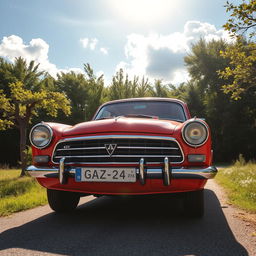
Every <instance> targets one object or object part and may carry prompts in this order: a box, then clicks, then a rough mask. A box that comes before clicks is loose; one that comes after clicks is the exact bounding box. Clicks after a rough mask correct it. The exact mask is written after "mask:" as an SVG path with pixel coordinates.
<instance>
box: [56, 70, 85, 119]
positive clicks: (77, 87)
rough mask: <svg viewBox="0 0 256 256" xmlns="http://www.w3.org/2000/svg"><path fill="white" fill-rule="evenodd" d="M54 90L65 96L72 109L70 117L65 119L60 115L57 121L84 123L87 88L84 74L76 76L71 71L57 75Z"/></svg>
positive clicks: (63, 115) (64, 116)
mask: <svg viewBox="0 0 256 256" xmlns="http://www.w3.org/2000/svg"><path fill="white" fill-rule="evenodd" d="M55 89H56V90H58V91H59V92H64V93H65V94H66V96H67V98H68V99H69V100H70V104H71V109H72V114H71V116H69V117H68V118H67V116H66V115H65V114H60V115H59V117H58V119H57V121H58V122H62V123H68V124H77V123H80V122H83V121H85V118H86V114H87V113H86V101H87V100H88V97H89V96H88V90H89V88H88V81H87V80H86V79H85V76H84V74H76V73H74V72H73V71H71V72H69V73H63V72H61V73H59V74H58V75H57V80H56V82H55Z"/></svg>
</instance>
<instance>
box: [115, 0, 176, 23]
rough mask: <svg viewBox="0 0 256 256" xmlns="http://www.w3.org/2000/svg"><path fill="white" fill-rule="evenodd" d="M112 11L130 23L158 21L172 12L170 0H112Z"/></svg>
mask: <svg viewBox="0 0 256 256" xmlns="http://www.w3.org/2000/svg"><path fill="white" fill-rule="evenodd" d="M111 2H112V7H113V8H114V10H113V11H114V12H115V13H116V14H117V15H118V16H120V18H122V19H125V20H127V21H128V22H131V23H147V24H149V23H158V22H162V21H164V20H165V19H166V18H167V17H168V15H171V14H172V4H173V1H170V0H112V1H111Z"/></svg>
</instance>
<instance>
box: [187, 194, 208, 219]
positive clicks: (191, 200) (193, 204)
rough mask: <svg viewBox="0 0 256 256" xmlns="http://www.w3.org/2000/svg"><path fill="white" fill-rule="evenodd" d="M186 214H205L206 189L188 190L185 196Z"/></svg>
mask: <svg viewBox="0 0 256 256" xmlns="http://www.w3.org/2000/svg"><path fill="white" fill-rule="evenodd" d="M184 210H185V215H186V216H189V217H193V218H202V217H203V216H204V190H198V191H193V192H188V193H186V194H185V197H184Z"/></svg>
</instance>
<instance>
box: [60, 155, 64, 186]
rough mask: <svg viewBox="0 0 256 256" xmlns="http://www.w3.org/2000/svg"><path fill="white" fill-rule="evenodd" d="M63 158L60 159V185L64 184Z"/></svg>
mask: <svg viewBox="0 0 256 256" xmlns="http://www.w3.org/2000/svg"><path fill="white" fill-rule="evenodd" d="M64 162H65V157H62V158H61V159H60V167H59V181H60V184H64V183H65V174H64V172H65V163H64Z"/></svg>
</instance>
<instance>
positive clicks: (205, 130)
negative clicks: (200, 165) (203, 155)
mask: <svg viewBox="0 0 256 256" xmlns="http://www.w3.org/2000/svg"><path fill="white" fill-rule="evenodd" d="M192 125H193V126H195V128H194V129H196V126H197V127H198V129H199V130H200V129H201V132H202V136H201V137H200V138H199V139H193V138H191V136H189V135H188V129H189V128H191V126H192ZM181 133H182V138H183V140H184V141H185V142H186V144H188V145H189V146H191V147H200V146H202V145H204V144H205V143H206V141H207V140H208V138H209V128H208V126H207V125H206V124H205V123H204V122H202V121H199V120H195V119H193V120H191V121H188V122H187V123H186V124H185V125H184V126H183V128H182V130H181ZM195 136H196V135H195Z"/></svg>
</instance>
